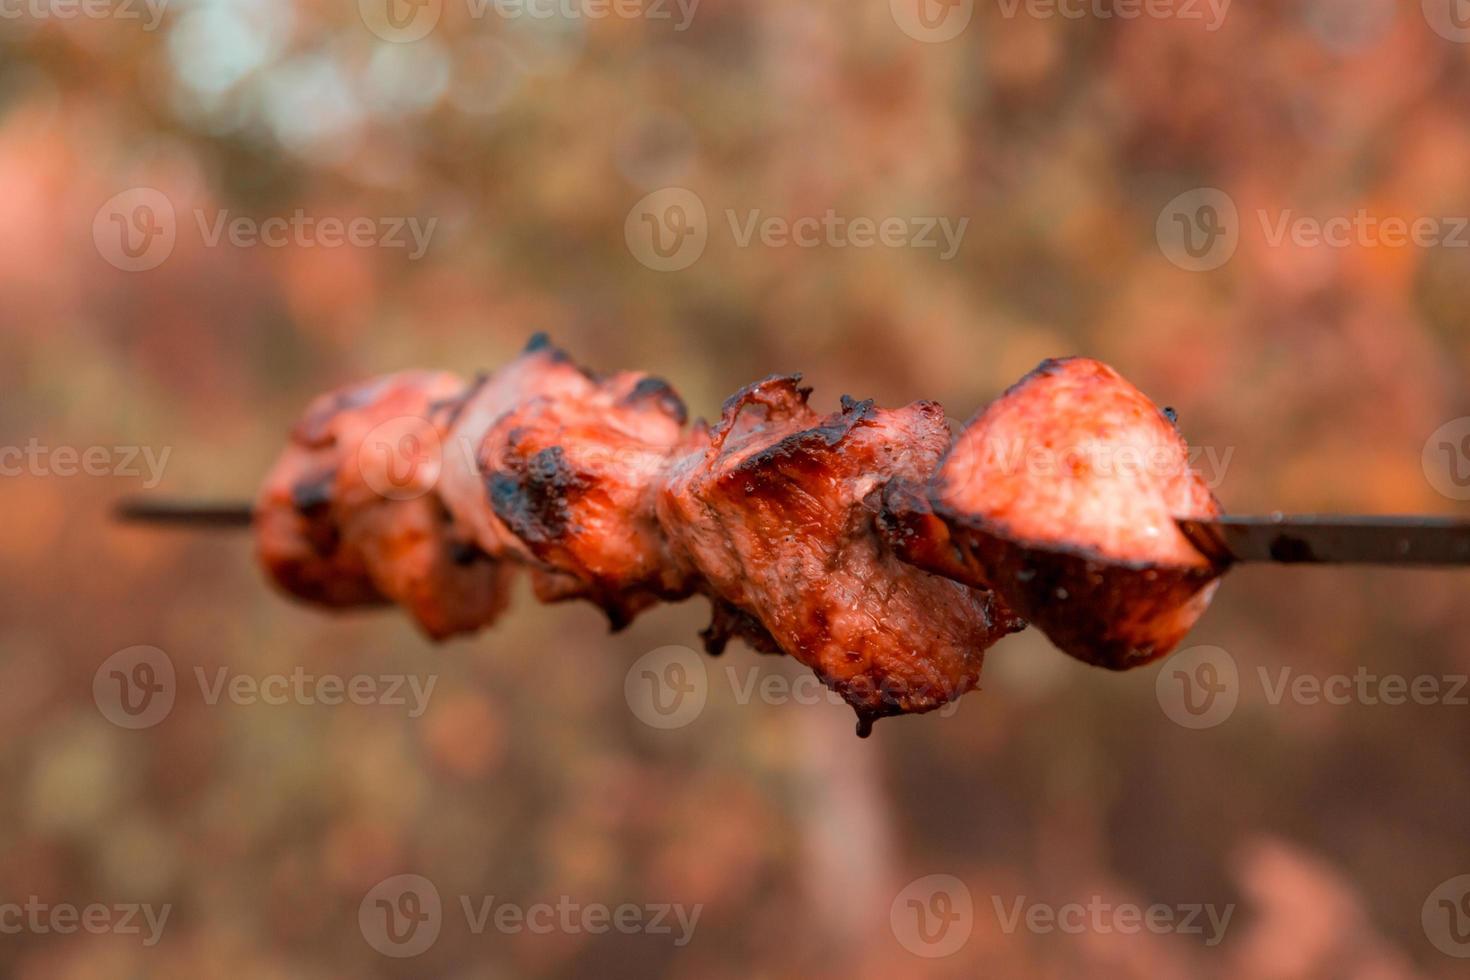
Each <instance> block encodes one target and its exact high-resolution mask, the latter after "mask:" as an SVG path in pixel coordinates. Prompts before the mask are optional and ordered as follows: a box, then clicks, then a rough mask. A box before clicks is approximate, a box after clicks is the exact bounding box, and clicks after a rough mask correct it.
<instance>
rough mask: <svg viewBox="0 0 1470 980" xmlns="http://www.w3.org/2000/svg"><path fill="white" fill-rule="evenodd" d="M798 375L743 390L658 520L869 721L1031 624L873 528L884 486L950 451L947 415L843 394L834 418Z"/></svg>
mask: <svg viewBox="0 0 1470 980" xmlns="http://www.w3.org/2000/svg"><path fill="white" fill-rule="evenodd" d="M798 382H799V378H797V377H795V376H788V377H772V378H768V379H766V380H765V381H762V382H759V383H757V384H753V385H750V386H749V387H747V388H745V389H743V390H741V391H740V392H738V393H737V394H736V395H734V396H733V397H732V398H730V399H729V401H727V402H726V403H725V406H724V410H723V412H722V416H721V418H720V421H719V424H718V425H716V426H715V427H714V428H713V429H712V430H711V431H709V432H708V433H707V434H705V433H696V435H695V436H694V440H693V442H694V445H693V447H692V451H690V452H689V453H688V454H687V455H686V456H685V457H684V458H683V459H682V460H680V461H679V462H677V463H676V464H675V465H674V467H673V468H672V470H671V472H670V474H669V478H668V480H667V481H666V482H665V484H664V486H663V488H662V490H661V492H660V494H659V500H658V514H659V520H660V522H661V523H662V524H663V527H664V530H665V532H666V533H667V534H668V536H669V538H670V540H671V541H672V542H673V544H674V546H675V548H676V550H678V551H679V552H681V553H682V555H683V556H684V557H686V558H687V560H688V561H689V562H690V563H692V564H693V566H694V567H695V568H697V569H698V570H699V572H700V573H701V574H702V575H703V577H704V579H705V581H706V583H707V589H708V590H709V591H710V592H711V593H713V594H714V595H716V596H718V597H719V599H720V600H722V601H723V602H724V603H727V604H728V605H729V606H731V607H733V608H734V610H738V612H739V613H743V614H744V619H745V622H744V626H745V627H746V628H747V629H749V628H753V627H754V626H756V625H758V626H759V627H760V628H761V630H763V631H764V633H765V634H767V635H768V636H769V638H770V639H771V640H772V641H774V644H775V645H776V646H778V647H779V648H780V649H782V650H784V651H785V652H786V653H789V654H790V655H791V656H793V657H795V658H796V659H797V660H800V661H801V662H802V663H804V664H806V665H807V666H809V667H811V668H812V669H813V670H815V671H816V672H817V674H818V676H819V677H821V679H822V680H823V682H824V683H826V684H827V685H828V686H829V687H831V688H832V689H833V690H835V691H837V692H839V693H840V694H841V695H842V696H843V698H844V699H845V700H846V701H847V702H848V703H849V704H851V705H852V706H853V708H854V709H855V710H856V711H857V713H858V717H859V730H860V731H865V730H866V729H867V728H869V727H870V726H871V724H872V721H873V720H874V719H876V718H880V717H883V716H885V715H891V714H899V713H905V712H921V711H928V710H932V709H934V708H937V707H939V706H941V705H943V704H945V703H947V702H949V701H951V700H954V699H955V698H957V697H959V696H960V695H962V694H964V693H965V692H966V691H968V690H970V689H971V688H973V687H974V686H975V685H976V683H977V682H978V680H979V676H980V666H981V663H982V661H983V659H984V651H985V649H986V648H987V647H989V646H990V645H991V644H992V643H994V642H995V641H996V640H998V639H999V638H1000V637H1002V636H1004V635H1005V634H1006V633H1008V632H1011V631H1012V630H1014V629H1016V628H1018V626H1019V625H1020V624H1019V623H1017V621H1016V620H1015V619H1014V618H1013V617H1012V616H1011V615H1010V614H1009V612H1008V611H1007V610H1005V609H1004V608H1003V607H1002V606H1001V605H1000V604H999V603H998V602H997V601H996V599H995V597H994V596H993V595H992V594H990V593H988V592H984V591H980V590H976V589H972V588H969V587H967V586H964V585H961V584H959V583H957V582H953V581H950V580H948V579H945V578H941V577H939V576H936V575H931V574H929V573H927V572H924V571H922V570H920V569H918V568H915V567H914V566H912V565H908V564H905V563H903V562H902V561H900V560H899V558H898V557H897V556H896V555H894V554H893V553H892V552H890V551H889V550H888V549H887V547H886V546H885V544H884V543H883V542H882V540H881V539H880V538H879V536H878V535H877V533H876V531H875V529H874V524H873V522H874V517H875V515H876V513H877V510H878V507H879V505H880V501H879V497H880V494H881V490H882V488H883V486H884V484H885V483H887V482H888V481H889V480H891V479H894V478H901V479H909V480H915V481H920V480H923V479H925V478H926V477H927V476H928V474H930V473H932V472H933V470H934V468H935V466H936V465H937V464H938V462H939V459H940V457H941V456H942V455H943V453H944V451H945V449H946V448H947V447H948V445H949V433H948V430H947V428H946V426H945V421H944V413H943V411H942V409H940V407H939V406H938V405H936V404H934V403H932V402H917V403H915V404H913V405H909V406H908V407H906V408H901V409H895V410H886V409H879V408H876V407H874V405H873V403H872V402H856V401H853V400H852V399H849V398H844V399H843V404H842V408H841V410H840V411H838V412H836V413H834V414H832V415H830V416H826V417H823V416H822V415H820V414H819V413H817V412H816V411H814V410H813V409H811V408H810V407H809V406H808V405H807V395H808V389H804V388H801V387H799V385H798Z"/></svg>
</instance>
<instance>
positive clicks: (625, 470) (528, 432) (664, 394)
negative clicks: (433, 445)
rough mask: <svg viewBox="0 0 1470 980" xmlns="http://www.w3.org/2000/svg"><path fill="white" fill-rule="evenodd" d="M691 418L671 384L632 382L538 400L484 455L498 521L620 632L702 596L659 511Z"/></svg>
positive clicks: (512, 417)
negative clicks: (650, 611)
mask: <svg viewBox="0 0 1470 980" xmlns="http://www.w3.org/2000/svg"><path fill="white" fill-rule="evenodd" d="M685 419H686V413H685V409H684V403H683V402H682V401H680V400H679V397H678V395H676V394H674V392H673V390H672V389H671V388H670V387H669V386H668V384H667V383H666V382H664V381H662V380H660V379H658V378H652V377H649V376H647V375H643V374H635V373H621V374H615V375H612V376H611V377H609V378H606V379H602V380H592V379H590V378H587V379H585V380H584V382H583V384H581V385H580V386H578V387H577V388H576V390H574V391H568V392H565V393H563V394H561V395H559V396H554V397H545V396H543V397H536V398H532V399H530V400H528V401H526V402H525V403H523V404H522V405H521V406H520V407H518V408H516V409H515V410H513V411H511V412H509V413H507V414H506V415H504V416H502V417H501V419H500V420H499V421H498V422H497V423H495V425H494V426H492V427H491V429H490V430H489V432H488V433H487V434H486V436H485V439H484V441H483V442H482V443H481V445H480V449H479V452H478V458H479V462H480V467H481V471H482V473H483V474H484V483H485V486H486V487H487V488H488V491H489V502H490V506H491V507H492V508H493V510H494V511H495V516H496V517H497V518H499V520H500V521H501V522H502V523H503V524H504V525H505V526H506V527H507V528H508V529H509V530H510V532H511V533H512V534H514V535H515V536H516V537H517V538H518V539H519V541H520V543H521V544H522V545H523V546H524V547H525V548H526V549H527V550H528V551H529V552H530V553H531V554H532V555H533V556H534V557H535V558H536V560H538V561H540V562H542V563H543V564H545V565H546V566H548V567H550V568H552V569H554V570H556V571H557V572H558V573H560V574H561V575H563V576H565V577H569V578H571V579H573V580H575V581H576V582H577V583H578V588H576V589H573V590H572V592H574V593H575V594H577V595H579V596H581V597H585V598H588V599H591V600H592V601H593V602H596V603H597V604H598V605H599V606H601V607H602V609H603V610H604V611H605V612H606V614H607V617H608V620H609V622H610V623H611V624H612V626H613V628H614V629H621V628H622V627H623V626H626V625H627V624H628V623H629V622H631V621H632V619H633V617H634V616H636V615H637V614H638V613H639V612H641V611H642V610H644V609H647V608H648V607H649V606H652V605H654V604H655V603H657V602H659V601H660V600H677V599H683V598H686V597H688V596H689V595H690V594H691V593H692V592H693V591H694V587H695V580H694V576H693V573H692V571H691V570H690V569H689V568H688V567H687V566H684V565H683V564H682V563H679V562H676V561H674V560H673V559H672V557H671V555H670V554H669V551H668V547H667V543H666V539H665V537H664V533H663V529H662V528H660V527H659V524H658V518H657V516H656V514H655V512H654V500H655V496H656V492H657V486H658V483H659V482H660V481H661V480H662V478H663V475H664V470H665V468H666V467H667V466H668V463H669V459H670V455H671V453H672V452H673V450H674V448H675V446H677V445H678V444H679V443H680V441H681V439H682V437H683V426H684V421H685Z"/></svg>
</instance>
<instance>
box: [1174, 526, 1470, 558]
mask: <svg viewBox="0 0 1470 980" xmlns="http://www.w3.org/2000/svg"><path fill="white" fill-rule="evenodd" d="M1175 523H1176V524H1178V525H1179V530H1180V531H1182V532H1183V533H1184V536H1185V537H1186V538H1188V539H1189V542H1190V544H1192V545H1194V546H1195V547H1196V548H1198V549H1199V550H1200V552H1201V553H1202V554H1204V555H1205V556H1206V557H1209V558H1212V559H1214V560H1215V561H1217V562H1220V563H1221V564H1232V563H1234V562H1260V561H1269V562H1277V563H1279V564H1287V565H1293V564H1353V565H1409V566H1415V565H1417V566H1421V567H1434V566H1446V565H1470V521H1467V520H1460V519H1457V518H1453V517H1425V516H1414V515H1395V516H1354V515H1348V514H1301V515H1286V514H1269V515H1265V516H1260V517H1235V516H1224V517H1218V518H1216V519H1214V520H1209V521H1201V520H1187V519H1184V518H1176V519H1175Z"/></svg>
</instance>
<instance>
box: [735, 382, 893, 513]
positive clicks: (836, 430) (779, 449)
mask: <svg viewBox="0 0 1470 980" xmlns="http://www.w3.org/2000/svg"><path fill="white" fill-rule="evenodd" d="M795 380H796V379H795V378H793V379H792V381H793V382H794V381H795ZM796 392H797V394H798V395H799V397H800V398H801V404H802V406H805V404H806V397H807V394H809V393H810V392H811V389H810V388H799V389H796ZM736 410H737V412H738V411H739V406H737V409H736ZM876 414H877V412H876V410H875V409H874V407H873V402H872V400H871V399H869V400H867V401H861V402H859V401H854V400H852V399H851V398H848V397H847V396H845V395H844V396H843V401H842V411H841V412H839V413H837V414H836V415H834V416H828V417H827V418H826V419H824V420H823V421H822V422H820V423H819V424H817V425H813V426H810V427H808V428H805V429H802V430H801V431H799V432H793V433H791V434H790V435H787V436H783V437H782V438H780V439H778V440H777V441H775V442H774V443H772V444H771V445H769V446H766V447H764V448H762V449H758V450H756V451H755V452H753V453H751V454H750V455H749V456H746V457H745V458H744V459H742V460H741V461H740V462H739V463H737V464H735V465H734V466H733V467H731V468H730V469H728V470H726V471H725V472H724V473H721V474H720V475H719V476H718V477H717V478H716V479H717V480H718V482H720V483H722V484H723V483H734V482H738V481H740V480H751V481H755V482H753V483H752V484H751V487H752V490H753V491H756V490H758V489H760V488H769V487H770V486H771V485H773V484H784V483H785V482H786V481H787V476H786V474H785V473H784V472H783V469H784V468H785V467H788V466H793V467H795V468H797V469H803V468H808V469H819V468H822V467H824V466H825V465H826V462H825V459H824V457H823V455H822V454H823V453H825V452H828V451H830V450H832V449H834V448H836V447H837V446H838V445H840V444H841V443H842V441H843V440H844V439H846V438H847V437H848V436H849V435H850V434H851V433H852V431H853V429H856V428H858V427H859V426H862V425H866V424H868V423H869V422H870V421H871V420H872V419H873V417H874V416H875V415H876ZM732 421H733V420H732Z"/></svg>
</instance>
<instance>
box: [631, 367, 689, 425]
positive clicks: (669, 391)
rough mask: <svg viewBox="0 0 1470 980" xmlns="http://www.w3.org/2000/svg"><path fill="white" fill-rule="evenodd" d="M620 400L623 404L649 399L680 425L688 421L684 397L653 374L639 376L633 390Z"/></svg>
mask: <svg viewBox="0 0 1470 980" xmlns="http://www.w3.org/2000/svg"><path fill="white" fill-rule="evenodd" d="M622 401H623V404H624V405H637V404H638V403H640V402H644V401H651V402H653V403H654V405H655V406H656V407H657V408H658V409H659V410H661V411H662V412H663V413H664V414H665V415H667V416H668V417H669V418H671V419H673V420H674V421H676V422H678V423H679V424H680V425H683V424H684V423H686V422H688V421H689V409H688V408H687V407H686V406H685V405H684V399H682V398H680V397H679V395H678V392H676V391H674V387H673V385H671V384H669V383H668V382H667V381H665V380H664V379H663V378H659V377H655V376H653V375H648V376H647V377H644V378H639V379H638V383H637V384H635V385H634V386H633V390H632V391H630V392H628V393H627V394H626V395H624V396H623V400H622Z"/></svg>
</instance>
